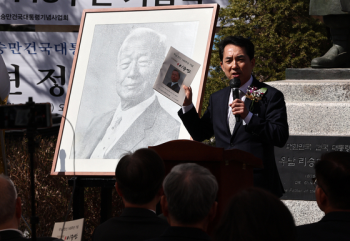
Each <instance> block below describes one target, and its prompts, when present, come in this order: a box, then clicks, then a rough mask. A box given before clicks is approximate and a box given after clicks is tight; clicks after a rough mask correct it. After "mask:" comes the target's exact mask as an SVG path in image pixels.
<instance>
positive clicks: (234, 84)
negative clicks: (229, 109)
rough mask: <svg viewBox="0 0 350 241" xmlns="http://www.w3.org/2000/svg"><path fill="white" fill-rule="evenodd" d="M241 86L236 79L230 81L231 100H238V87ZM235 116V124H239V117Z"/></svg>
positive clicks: (239, 81)
mask: <svg viewBox="0 0 350 241" xmlns="http://www.w3.org/2000/svg"><path fill="white" fill-rule="evenodd" d="M240 86H241V80H240V79H239V78H237V77H235V78H233V79H231V80H230V87H231V90H232V97H233V100H235V99H239V87H240ZM235 116H236V122H239V121H240V120H241V116H240V115H235Z"/></svg>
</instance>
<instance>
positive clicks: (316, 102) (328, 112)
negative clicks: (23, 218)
mask: <svg viewBox="0 0 350 241" xmlns="http://www.w3.org/2000/svg"><path fill="white" fill-rule="evenodd" d="M267 84H270V85H271V86H273V87H275V88H277V89H278V90H280V91H281V92H282V93H283V94H284V97H285V101H286V106H287V114H288V124H289V133H290V138H289V140H288V142H287V143H289V145H290V146H289V149H292V148H295V147H296V150H295V151H294V152H292V153H293V154H292V155H293V156H292V157H291V161H293V162H294V161H295V162H296V164H294V163H291V164H293V165H295V166H296V165H302V166H303V165H304V163H300V161H302V160H303V159H302V158H300V157H304V158H305V166H306V167H307V165H308V164H311V163H306V162H308V160H310V156H307V154H305V153H307V152H306V151H305V150H304V149H305V146H307V147H309V148H310V150H311V149H312V150H313V151H314V154H313V155H314V157H313V158H314V160H315V161H317V158H319V157H320V156H321V154H322V152H328V151H332V150H337V151H347V152H350V128H349V126H350V68H348V69H313V68H305V69H286V80H282V81H275V82H267ZM309 140H318V144H319V145H318V146H317V145H314V144H312V145H311V144H310V143H312V141H311V142H310V141H309ZM316 142H317V141H316ZM292 143H294V144H295V145H294V147H292ZM287 145H288V144H287ZM299 147H301V148H302V151H300V148H299ZM287 148H288V146H287ZM317 148H319V150H317ZM315 149H316V150H315ZM284 151H285V152H286V153H288V151H289V153H291V151H290V150H286V147H285V150H284ZM315 151H316V152H315ZM317 151H318V152H317ZM276 153H277V152H276ZM288 155H290V154H286V156H288ZM290 156H291V155H290ZM276 162H277V165H281V163H280V162H281V160H279V159H278V156H277V154H276ZM293 168H294V167H293ZM290 170H291V175H290V177H288V178H291V179H292V178H293V176H296V175H297V174H298V173H292V171H293V170H297V169H290ZM308 170H309V172H310V170H311V171H313V168H309V169H308ZM281 178H282V182H283V174H282V175H281ZM304 178H305V179H304V180H302V181H301V182H300V179H299V180H295V181H296V184H298V185H299V187H300V188H299V189H300V190H303V189H309V191H308V192H309V194H310V192H311V191H312V188H313V191H314V187H313V186H312V185H310V184H311V183H310V179H311V178H310V176H309V175H305V177H304ZM307 180H308V182H307ZM297 181H299V182H298V183H297ZM293 184H295V183H293ZM284 185H285V183H284ZM298 185H294V186H298ZM285 190H286V187H285ZM286 191H287V192H288V191H289V190H286ZM306 191H307V190H306ZM310 195H311V194H310ZM282 199H283V197H282ZM305 200H308V199H300V200H284V203H285V204H286V205H287V206H288V208H289V209H290V210H291V212H292V213H293V216H294V219H295V221H296V224H297V225H301V224H307V223H313V222H317V221H319V220H320V219H321V218H322V217H323V215H324V214H323V212H322V211H320V210H319V208H318V206H317V204H316V202H315V201H305ZM309 200H310V199H309ZM311 200H312V199H311ZM313 200H315V199H313Z"/></svg>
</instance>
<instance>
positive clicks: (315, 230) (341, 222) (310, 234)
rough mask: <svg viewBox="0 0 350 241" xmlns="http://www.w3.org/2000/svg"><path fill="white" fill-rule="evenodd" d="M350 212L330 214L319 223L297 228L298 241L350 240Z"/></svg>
mask: <svg viewBox="0 0 350 241" xmlns="http://www.w3.org/2000/svg"><path fill="white" fill-rule="evenodd" d="M349 227H350V212H330V213H328V214H326V215H325V216H324V217H323V218H322V219H321V220H320V221H319V222H317V223H312V224H306V225H301V226H298V227H297V241H304V240H305V241H306V240H307V241H326V240H327V241H328V240H337V241H343V240H344V241H345V240H350V229H349Z"/></svg>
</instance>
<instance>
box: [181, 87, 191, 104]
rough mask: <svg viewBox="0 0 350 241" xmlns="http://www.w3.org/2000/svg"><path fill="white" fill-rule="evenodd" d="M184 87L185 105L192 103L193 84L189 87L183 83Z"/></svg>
mask: <svg viewBox="0 0 350 241" xmlns="http://www.w3.org/2000/svg"><path fill="white" fill-rule="evenodd" d="M182 88H184V89H185V100H184V103H183V106H188V105H190V104H192V88H191V86H188V87H187V86H186V85H183V86H182Z"/></svg>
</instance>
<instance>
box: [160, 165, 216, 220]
mask: <svg viewBox="0 0 350 241" xmlns="http://www.w3.org/2000/svg"><path fill="white" fill-rule="evenodd" d="M163 188H164V193H165V196H166V199H167V202H168V210H169V214H170V215H171V217H172V218H174V219H175V220H176V221H177V222H179V223H181V224H195V223H198V222H200V221H202V220H203V219H204V218H205V217H206V216H208V214H209V212H210V209H211V207H212V206H213V204H214V202H215V199H216V196H217V192H218V183H217V181H216V178H215V177H214V175H213V174H211V172H210V171H209V170H208V169H206V168H204V167H202V166H199V165H197V164H195V163H186V164H180V165H177V166H175V167H173V169H171V171H170V173H169V174H168V175H167V176H166V178H165V179H164V182H163Z"/></svg>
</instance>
